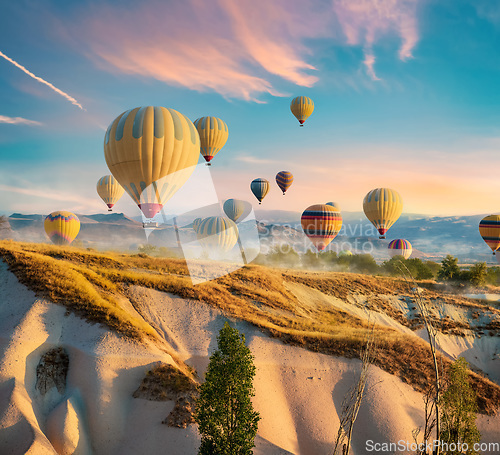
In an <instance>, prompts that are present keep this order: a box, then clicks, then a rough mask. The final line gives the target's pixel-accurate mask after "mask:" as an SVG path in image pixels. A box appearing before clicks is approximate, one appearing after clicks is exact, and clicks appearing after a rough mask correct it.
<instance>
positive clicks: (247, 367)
mask: <svg viewBox="0 0 500 455" xmlns="http://www.w3.org/2000/svg"><path fill="white" fill-rule="evenodd" d="M254 376H255V366H254V364H253V355H252V353H251V352H250V349H248V347H246V346H245V335H243V334H240V332H238V330H236V329H233V328H231V326H230V325H229V323H228V322H226V323H225V324H224V327H223V328H222V329H221V331H220V332H219V335H218V337H217V351H215V352H214V353H213V354H212V356H211V357H210V363H209V364H208V368H207V372H206V374H205V382H204V383H203V384H202V385H201V387H200V397H199V399H198V401H197V403H196V414H195V420H196V423H197V424H198V426H199V431H200V434H201V446H200V449H199V451H198V454H200V455H214V454H217V455H250V454H252V453H253V451H252V449H253V447H255V444H254V439H255V436H256V434H257V425H258V421H259V420H260V416H259V413H258V412H255V411H254V410H253V407H252V402H251V397H252V396H254V395H255V391H254V388H253V378H254Z"/></svg>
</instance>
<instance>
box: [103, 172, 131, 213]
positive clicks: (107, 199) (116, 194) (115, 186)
mask: <svg viewBox="0 0 500 455" xmlns="http://www.w3.org/2000/svg"><path fill="white" fill-rule="evenodd" d="M124 192H125V190H124V189H123V187H122V186H121V185H120V184H119V183H118V181H117V180H116V179H115V178H114V177H113V176H112V175H105V176H104V177H101V178H100V179H99V180H98V181H97V194H98V195H99V196H100V197H101V199H102V200H103V201H104V203H105V204H106V205H107V206H108V211H110V212H111V210H112V208H113V206H114V205H115V204H116V203H117V202H118V200H119V199H120V198H121V197H122V196H123V193H124Z"/></svg>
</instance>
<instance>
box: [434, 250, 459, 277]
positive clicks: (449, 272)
mask: <svg viewBox="0 0 500 455" xmlns="http://www.w3.org/2000/svg"><path fill="white" fill-rule="evenodd" d="M459 275H460V268H459V267H458V259H457V258H455V257H453V256H452V255H451V254H448V255H447V256H446V257H445V258H444V259H443V260H442V261H441V269H440V270H439V272H438V278H439V279H440V280H457V279H458V278H459Z"/></svg>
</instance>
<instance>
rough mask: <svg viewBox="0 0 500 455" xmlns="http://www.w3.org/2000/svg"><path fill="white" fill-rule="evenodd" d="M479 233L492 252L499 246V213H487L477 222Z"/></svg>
mask: <svg viewBox="0 0 500 455" xmlns="http://www.w3.org/2000/svg"><path fill="white" fill-rule="evenodd" d="M479 233H480V234H481V237H482V238H483V240H484V241H485V242H486V244H487V245H488V246H489V247H490V248H491V251H493V254H495V251H496V250H497V249H498V247H500V215H488V216H486V217H484V218H483V219H482V220H481V221H480V222H479Z"/></svg>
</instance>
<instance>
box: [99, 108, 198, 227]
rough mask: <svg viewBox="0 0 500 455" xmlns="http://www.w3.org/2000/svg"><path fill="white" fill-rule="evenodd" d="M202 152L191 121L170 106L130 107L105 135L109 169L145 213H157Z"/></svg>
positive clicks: (196, 132)
mask: <svg viewBox="0 0 500 455" xmlns="http://www.w3.org/2000/svg"><path fill="white" fill-rule="evenodd" d="M199 151H200V138H199V135H198V131H197V130H196V128H195V126H194V125H193V123H192V122H191V120H189V119H188V118H187V117H185V116H184V115H182V114H181V113H180V112H177V111H175V110H174V109H169V108H165V107H157V106H146V107H137V108H135V109H131V110H129V111H126V112H124V113H123V114H121V115H119V116H118V117H117V118H116V119H115V120H114V121H113V122H112V123H111V125H110V126H109V127H108V130H107V131H106V135H105V137H104V156H105V158H106V163H107V165H108V167H109V170H110V171H111V173H112V174H113V176H114V177H115V178H116V180H118V182H119V183H120V185H121V186H122V187H123V188H124V189H125V191H126V192H127V193H128V194H129V196H130V197H131V198H132V199H133V200H134V201H135V203H136V204H137V205H138V206H139V208H140V209H141V210H142V212H143V213H144V216H145V217H146V218H153V217H154V216H155V215H156V214H157V213H158V212H159V211H160V209H161V208H162V207H163V205H164V204H165V203H166V202H167V201H168V200H169V199H170V198H171V197H172V196H173V195H174V194H175V192H176V191H177V190H178V189H179V188H180V187H181V186H182V185H183V184H184V183H185V182H186V181H187V179H188V178H189V177H190V176H191V174H192V173H193V171H194V167H195V166H196V164H197V163H198V158H199Z"/></svg>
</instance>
